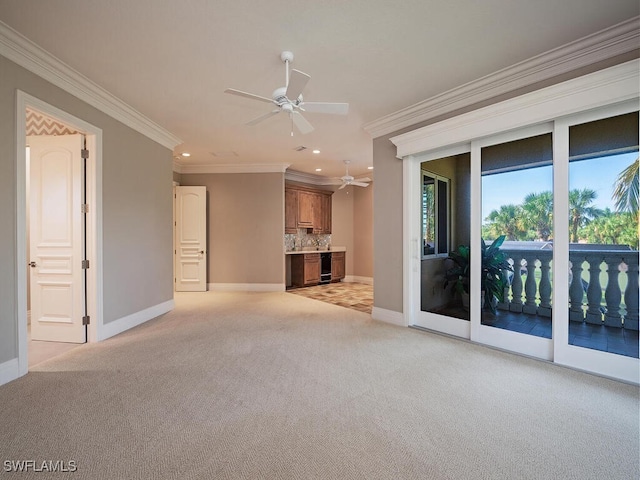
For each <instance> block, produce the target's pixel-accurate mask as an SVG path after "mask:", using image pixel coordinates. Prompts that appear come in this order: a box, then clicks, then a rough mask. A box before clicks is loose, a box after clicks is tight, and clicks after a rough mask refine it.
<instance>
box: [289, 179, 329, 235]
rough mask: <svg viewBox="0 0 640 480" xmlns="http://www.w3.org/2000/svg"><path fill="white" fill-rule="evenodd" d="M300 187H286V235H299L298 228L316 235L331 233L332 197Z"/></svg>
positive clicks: (316, 190) (324, 192)
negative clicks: (308, 230)
mask: <svg viewBox="0 0 640 480" xmlns="http://www.w3.org/2000/svg"><path fill="white" fill-rule="evenodd" d="M332 194H333V192H331V191H329V190H319V189H314V188H310V187H302V186H298V185H286V186H285V196H284V198H285V210H284V216H285V218H284V224H285V233H297V229H298V228H306V229H310V230H312V233H314V234H329V233H331V195H332Z"/></svg>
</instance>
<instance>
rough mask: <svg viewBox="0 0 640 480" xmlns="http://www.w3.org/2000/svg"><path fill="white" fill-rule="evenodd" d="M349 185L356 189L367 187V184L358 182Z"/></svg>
mask: <svg viewBox="0 0 640 480" xmlns="http://www.w3.org/2000/svg"><path fill="white" fill-rule="evenodd" d="M351 185H357V186H358V187H368V186H369V184H368V183H362V182H358V181H354V182H351Z"/></svg>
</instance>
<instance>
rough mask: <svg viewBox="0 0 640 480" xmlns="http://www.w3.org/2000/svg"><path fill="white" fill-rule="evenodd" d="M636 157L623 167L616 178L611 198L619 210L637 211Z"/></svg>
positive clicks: (635, 212)
mask: <svg viewBox="0 0 640 480" xmlns="http://www.w3.org/2000/svg"><path fill="white" fill-rule="evenodd" d="M638 190H639V188H638V159H636V161H635V162H633V163H632V164H631V165H629V166H628V167H627V168H625V169H624V170H623V171H622V172H620V174H619V175H618V178H617V179H616V183H615V189H614V191H613V200H615V202H616V210H618V211H619V212H630V213H634V214H637V213H638Z"/></svg>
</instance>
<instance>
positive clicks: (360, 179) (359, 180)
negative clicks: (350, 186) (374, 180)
mask: <svg viewBox="0 0 640 480" xmlns="http://www.w3.org/2000/svg"><path fill="white" fill-rule="evenodd" d="M355 181H356V182H370V181H371V179H370V178H369V177H362V178H356V179H355Z"/></svg>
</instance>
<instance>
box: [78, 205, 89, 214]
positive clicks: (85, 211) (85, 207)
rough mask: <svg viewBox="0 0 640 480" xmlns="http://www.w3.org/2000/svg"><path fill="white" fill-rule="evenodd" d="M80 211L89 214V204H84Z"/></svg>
mask: <svg viewBox="0 0 640 480" xmlns="http://www.w3.org/2000/svg"><path fill="white" fill-rule="evenodd" d="M80 210H81V212H82V213H89V204H88V203H83V204H82V206H81V207H80Z"/></svg>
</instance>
